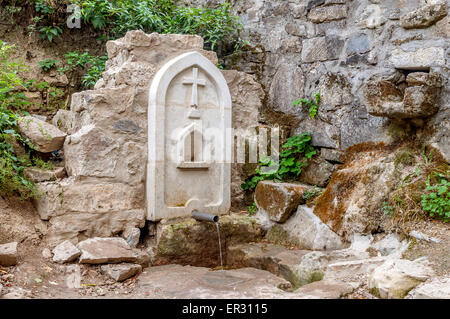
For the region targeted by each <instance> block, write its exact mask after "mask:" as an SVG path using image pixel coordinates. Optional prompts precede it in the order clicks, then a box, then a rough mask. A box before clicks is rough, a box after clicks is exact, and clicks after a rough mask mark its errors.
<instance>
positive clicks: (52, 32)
mask: <svg viewBox="0 0 450 319" xmlns="http://www.w3.org/2000/svg"><path fill="white" fill-rule="evenodd" d="M62 32H63V31H62V29H61V28H60V27H58V26H57V25H56V26H44V27H41V28H40V29H39V33H40V38H41V39H47V40H48V41H50V42H53V39H54V38H55V37H59V36H60V35H61V34H62Z"/></svg>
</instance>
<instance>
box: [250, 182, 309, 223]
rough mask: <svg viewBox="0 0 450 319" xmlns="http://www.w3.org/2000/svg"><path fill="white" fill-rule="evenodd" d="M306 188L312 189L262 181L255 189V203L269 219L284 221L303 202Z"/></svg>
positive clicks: (299, 185) (304, 186) (307, 188)
mask: <svg viewBox="0 0 450 319" xmlns="http://www.w3.org/2000/svg"><path fill="white" fill-rule="evenodd" d="M307 190H312V187H309V186H307V185H301V184H291V183H275V182H271V181H262V182H259V183H258V186H257V187H256V189H255V203H256V205H257V206H258V208H259V209H260V210H263V211H264V213H266V214H268V216H269V218H270V220H272V221H274V222H278V223H284V222H285V221H286V220H287V219H288V218H289V216H290V215H291V213H292V212H293V211H294V210H296V209H297V207H298V205H300V204H303V203H304V202H305V199H304V197H303V195H304V193H305V192H306V191H307Z"/></svg>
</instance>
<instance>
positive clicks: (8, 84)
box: [0, 40, 30, 110]
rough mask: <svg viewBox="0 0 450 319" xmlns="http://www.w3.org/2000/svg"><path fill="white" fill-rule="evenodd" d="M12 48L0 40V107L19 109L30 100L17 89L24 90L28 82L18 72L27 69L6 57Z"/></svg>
mask: <svg viewBox="0 0 450 319" xmlns="http://www.w3.org/2000/svg"><path fill="white" fill-rule="evenodd" d="M13 49H14V46H12V45H7V44H6V43H4V42H2V41H1V40H0V108H2V109H16V110H21V109H23V108H25V107H26V106H27V105H29V104H30V102H28V101H27V99H26V96H25V94H23V92H20V91H18V90H17V89H23V90H26V89H27V88H28V86H29V84H28V83H24V82H23V81H22V79H21V78H20V76H19V73H20V72H24V71H26V70H27V69H26V68H25V66H24V64H23V63H20V62H15V61H10V60H9V59H8V57H9V55H10V54H11V52H12V50H13Z"/></svg>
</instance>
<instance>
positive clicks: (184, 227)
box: [154, 214, 264, 267]
mask: <svg viewBox="0 0 450 319" xmlns="http://www.w3.org/2000/svg"><path fill="white" fill-rule="evenodd" d="M219 225H220V238H221V244H222V251H223V255H224V260H225V258H226V248H227V247H228V246H229V245H233V244H239V243H248V242H256V241H259V240H260V239H261V238H262V236H263V235H264V232H263V230H262V228H261V227H260V226H259V224H258V223H257V221H256V219H254V218H252V217H249V216H247V215H241V214H232V215H225V216H221V217H220V219H219ZM154 263H155V264H160V265H161V264H169V263H177V264H182V265H192V266H203V267H215V266H217V265H220V253H219V244H218V236H217V228H216V225H215V224H213V223H204V222H198V221H196V220H194V219H192V218H185V219H176V220H169V221H162V222H161V223H160V224H159V225H158V229H157V246H156V257H155V262H154Z"/></svg>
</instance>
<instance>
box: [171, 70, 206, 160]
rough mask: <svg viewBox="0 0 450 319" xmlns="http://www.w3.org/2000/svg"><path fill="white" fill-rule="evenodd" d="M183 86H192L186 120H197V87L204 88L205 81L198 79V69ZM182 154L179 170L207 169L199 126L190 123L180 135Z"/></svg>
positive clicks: (199, 116)
mask: <svg viewBox="0 0 450 319" xmlns="http://www.w3.org/2000/svg"><path fill="white" fill-rule="evenodd" d="M183 84H184V85H192V96H191V105H190V107H191V110H190V111H189V114H188V118H189V119H191V120H199V119H200V118H201V114H200V112H199V110H198V104H199V103H198V87H199V86H206V80H204V79H200V78H199V77H198V68H195V67H194V68H193V69H192V77H186V78H184V79H183ZM180 142H182V147H183V154H182V161H181V162H180V164H179V165H178V168H180V169H208V168H209V163H207V162H206V161H205V160H204V154H203V152H204V151H205V150H204V147H203V143H204V141H203V134H202V132H201V126H199V125H196V124H195V123H191V125H189V126H188V127H187V128H186V129H185V130H184V132H183V133H182V135H181V139H180Z"/></svg>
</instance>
